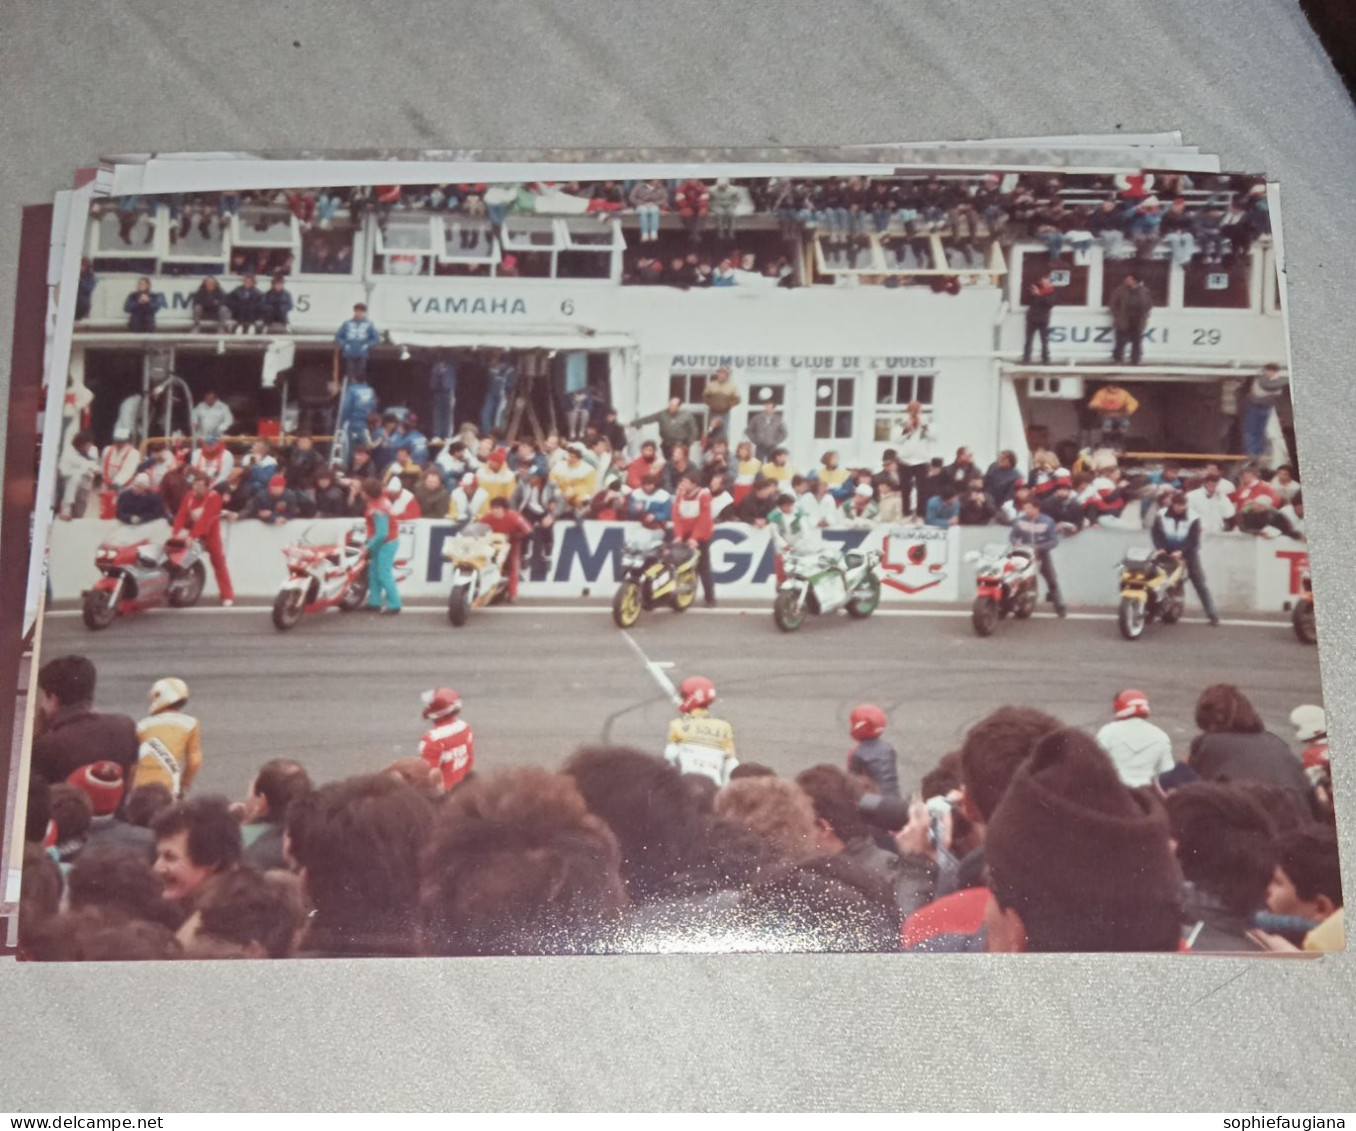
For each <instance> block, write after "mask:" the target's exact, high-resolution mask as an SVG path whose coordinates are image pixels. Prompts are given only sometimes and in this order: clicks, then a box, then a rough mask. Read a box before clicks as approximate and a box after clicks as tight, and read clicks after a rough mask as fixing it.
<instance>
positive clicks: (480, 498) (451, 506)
mask: <svg viewBox="0 0 1356 1131" xmlns="http://www.w3.org/2000/svg"><path fill="white" fill-rule="evenodd" d="M489 508H490V496H489V495H488V494H487V493H486V491H485V488H483V487H482V486H480V483H479V482H478V481H477V479H476V476H475V473H474V472H471V471H468V472H466V473H465V474H464V475H463V476H462V477H461V480H460V482H459V483H458V484H457V486H456V487H455V488H453V490H452V491H451V493H450V494H449V496H448V502H447V517H448V518H450V519H452V521H453V522H476V521H478V520H479V519H480V518H481V517H482V516H483V515H484V514H485V512H486V511H487V510H489Z"/></svg>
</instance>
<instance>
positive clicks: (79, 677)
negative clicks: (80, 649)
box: [38, 656, 95, 707]
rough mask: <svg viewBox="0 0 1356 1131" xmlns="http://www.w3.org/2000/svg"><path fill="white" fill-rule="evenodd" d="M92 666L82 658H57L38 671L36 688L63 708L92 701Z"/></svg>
mask: <svg viewBox="0 0 1356 1131" xmlns="http://www.w3.org/2000/svg"><path fill="white" fill-rule="evenodd" d="M94 679H95V671H94V665H93V664H92V663H90V661H89V660H87V659H86V658H85V657H84V656H58V657H57V658H56V659H55V660H48V661H47V663H45V664H43V665H42V668H41V669H40V670H39V671H38V687H39V688H40V689H41V690H43V691H45V692H47V694H48V695H51V696H53V697H55V699H56V701H57V702H58V703H60V704H61V705H62V706H63V707H70V706H73V705H75V704H77V703H89V702H92V701H93V699H94Z"/></svg>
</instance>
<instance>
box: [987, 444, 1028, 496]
mask: <svg viewBox="0 0 1356 1131" xmlns="http://www.w3.org/2000/svg"><path fill="white" fill-rule="evenodd" d="M1023 482H1024V480H1023V479H1022V473H1021V472H1020V471H1018V470H1017V454H1016V453H1015V452H1007V451H1005V452H999V453H998V459H996V460H995V461H994V462H993V463H991V464H990V465H989V470H988V471H986V472H985V473H984V490H986V491H987V492H988V493H989V498H991V499H992V500H993V505H994V506H996V507H1001V506H1002V505H1003V504H1004V503H1006V502H1007V501H1008V500H1009V499H1011V498H1012V496H1013V493H1014V492H1015V491H1016V490H1017V488H1018V487H1020V486H1022V483H1023Z"/></svg>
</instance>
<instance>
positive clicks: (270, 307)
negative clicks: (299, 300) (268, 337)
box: [261, 275, 292, 334]
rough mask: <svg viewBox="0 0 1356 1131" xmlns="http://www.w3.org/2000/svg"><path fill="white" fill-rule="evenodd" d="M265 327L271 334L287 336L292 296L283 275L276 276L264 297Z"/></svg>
mask: <svg viewBox="0 0 1356 1131" xmlns="http://www.w3.org/2000/svg"><path fill="white" fill-rule="evenodd" d="M261 301H262V303H263V312H264V325H265V327H266V328H267V329H268V332H269V333H270V334H285V333H286V332H287V329H288V321H289V320H290V318H291V316H292V296H291V295H290V294H289V293H288V291H287V287H286V285H285V284H284V283H283V279H282V276H281V275H274V276H273V282H272V283H271V284H270V285H269V288H268V290H267V291H266V292H265V293H264V295H263V297H262V300H261Z"/></svg>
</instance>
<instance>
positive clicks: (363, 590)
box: [339, 573, 367, 613]
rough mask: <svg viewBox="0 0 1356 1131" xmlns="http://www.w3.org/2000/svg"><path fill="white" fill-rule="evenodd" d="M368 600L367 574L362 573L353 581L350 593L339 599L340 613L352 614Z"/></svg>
mask: <svg viewBox="0 0 1356 1131" xmlns="http://www.w3.org/2000/svg"><path fill="white" fill-rule="evenodd" d="M366 600H367V574H366V573H360V574H358V576H357V577H355V578H354V579H353V584H352V585H350V586H349V587H348V592H347V593H345V594H344V595H343V596H342V597H340V598H339V611H340V612H341V613H351V612H353V610H354V609H356V608H358V606H359V605H361V604H362V603H363V602H364V601H366Z"/></svg>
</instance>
